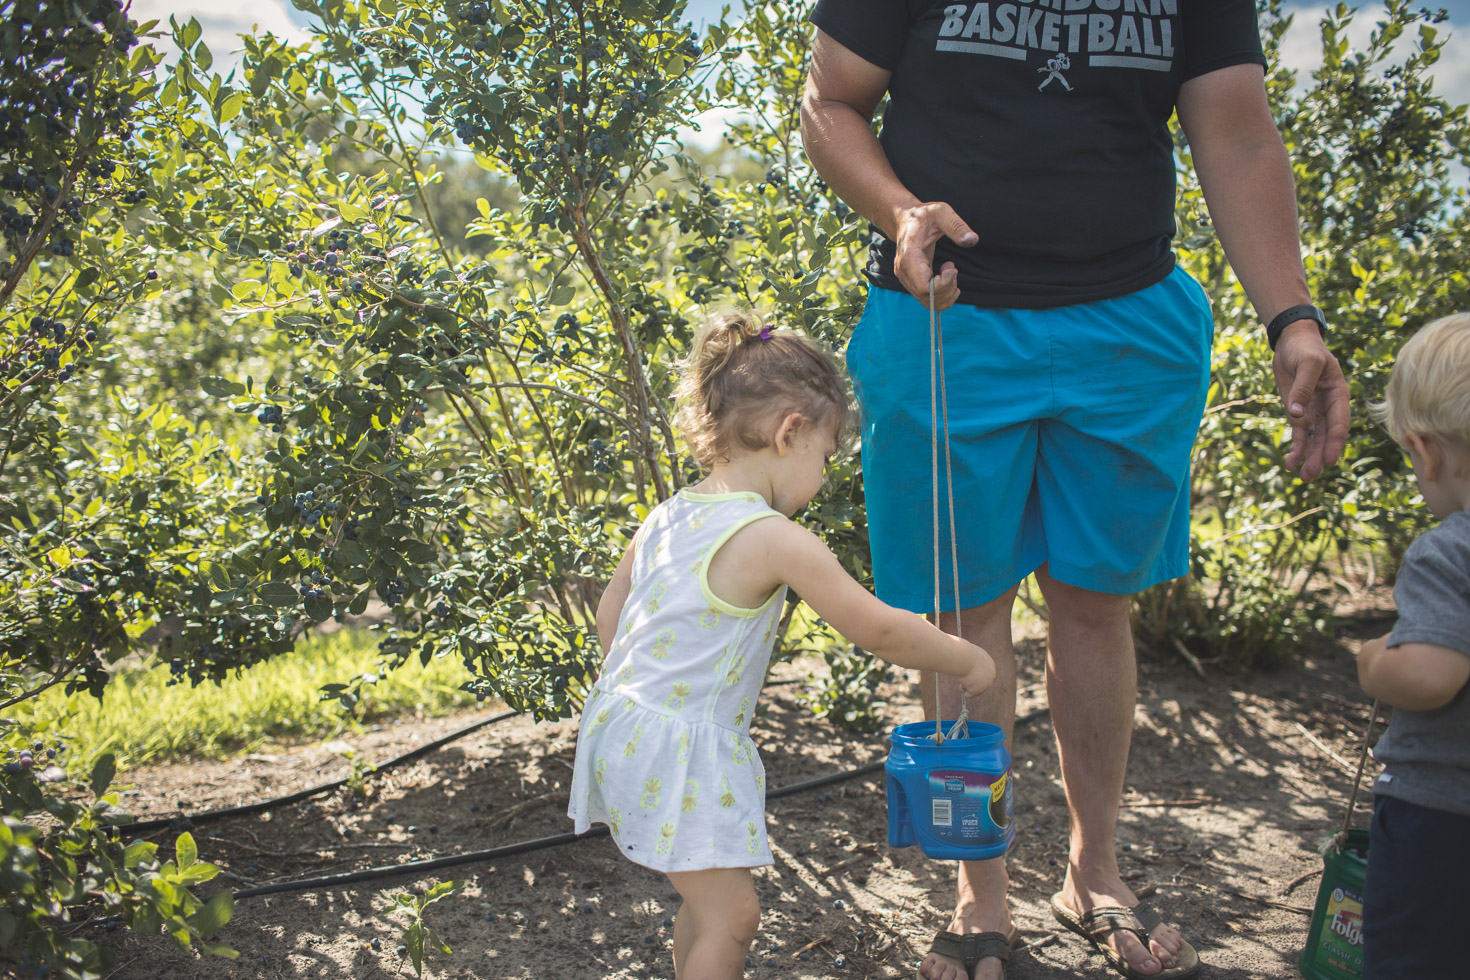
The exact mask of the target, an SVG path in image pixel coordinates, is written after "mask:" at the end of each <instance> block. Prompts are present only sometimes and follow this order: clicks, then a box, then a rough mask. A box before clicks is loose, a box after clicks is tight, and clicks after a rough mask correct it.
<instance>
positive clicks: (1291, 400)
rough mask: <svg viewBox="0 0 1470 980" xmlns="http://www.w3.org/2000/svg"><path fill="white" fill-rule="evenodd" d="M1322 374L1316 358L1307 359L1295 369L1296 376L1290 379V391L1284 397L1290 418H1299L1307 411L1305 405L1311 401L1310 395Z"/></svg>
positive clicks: (1320, 364) (1320, 365) (1320, 363)
mask: <svg viewBox="0 0 1470 980" xmlns="http://www.w3.org/2000/svg"><path fill="white" fill-rule="evenodd" d="M1321 376H1322V362H1321V361H1319V360H1317V359H1316V358H1311V359H1309V360H1308V361H1307V362H1306V363H1305V364H1303V365H1302V366H1301V367H1300V368H1299V369H1298V371H1297V374H1296V377H1294V378H1292V381H1291V393H1290V394H1289V395H1288V396H1287V399H1286V412H1287V414H1288V415H1290V416H1291V417H1292V418H1294V419H1295V418H1301V417H1302V416H1303V415H1305V414H1306V412H1307V406H1308V405H1310V404H1311V403H1312V395H1313V393H1314V392H1316V390H1317V379H1318V378H1320V377H1321Z"/></svg>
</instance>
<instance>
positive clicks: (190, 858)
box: [174, 830, 199, 871]
mask: <svg viewBox="0 0 1470 980" xmlns="http://www.w3.org/2000/svg"><path fill="white" fill-rule="evenodd" d="M174 860H175V861H176V862H177V863H178V866H179V870H180V871H182V870H184V869H185V868H187V867H189V866H190V865H191V864H193V863H194V862H195V861H198V860H199V849H198V848H197V847H195V846H194V835H193V834H191V833H189V832H188V831H187V830H186V831H184V832H183V833H182V834H180V835H179V839H178V840H176V841H174Z"/></svg>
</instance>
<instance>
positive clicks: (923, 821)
mask: <svg viewBox="0 0 1470 980" xmlns="http://www.w3.org/2000/svg"><path fill="white" fill-rule="evenodd" d="M940 724H941V725H943V726H944V729H945V731H948V730H949V727H950V725H952V724H953V722H952V721H944V722H941V723H940ZM969 726H970V732H969V736H968V737H966V738H947V739H945V740H944V744H943V745H941V746H936V745H935V744H934V737H933V736H934V722H932V721H916V722H913V723H912V724H908V725H899V726H898V727H897V728H895V729H894V730H893V732H892V733H891V734H889V736H888V741H889V742H890V743H891V744H890V746H889V749H888V761H887V762H886V763H884V766H883V769H884V772H886V773H887V774H888V843H889V844H890V845H891V846H893V847H908V846H909V845H910V844H918V845H919V847H920V848H922V849H923V851H924V853H925V854H926V855H928V856H929V857H931V858H941V859H943V860H959V861H985V860H988V859H990V858H997V857H1000V856H1001V855H1002V854H1004V853H1005V852H1006V850H1007V849H1008V848H1009V847H1010V846H1011V839H1012V838H1014V837H1015V835H1016V828H1015V827H1014V826H1013V825H1012V823H1011V813H1012V809H1013V804H1012V798H1011V794H1012V782H1011V753H1010V750H1009V749H1007V748H1006V744H1005V743H1006V736H1005V732H1003V731H1002V730H1001V729H1000V728H999V727H998V726H996V725H987V724H984V723H983V722H973V721H972V722H970V723H969Z"/></svg>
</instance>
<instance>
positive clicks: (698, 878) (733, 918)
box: [669, 868, 761, 980]
mask: <svg viewBox="0 0 1470 980" xmlns="http://www.w3.org/2000/svg"><path fill="white" fill-rule="evenodd" d="M669 881H671V882H673V885H674V888H676V889H677V890H678V892H679V897H680V898H682V899H683V900H684V904H683V905H681V906H680V907H679V914H678V916H676V917H675V919H674V976H675V978H676V980H740V978H741V977H743V976H745V956H746V954H747V953H749V952H750V944H751V943H752V942H754V941H755V933H756V930H757V929H758V928H760V922H761V907H760V900H759V899H757V898H756V895H755V882H754V881H753V880H752V879H751V876H750V869H748V868H714V869H711V870H709V871H675V872H670V874H669Z"/></svg>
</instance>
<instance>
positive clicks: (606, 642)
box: [597, 538, 638, 656]
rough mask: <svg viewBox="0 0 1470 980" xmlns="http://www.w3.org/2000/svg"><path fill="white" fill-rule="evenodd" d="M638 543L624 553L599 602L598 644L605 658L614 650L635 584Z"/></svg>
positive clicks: (630, 545)
mask: <svg viewBox="0 0 1470 980" xmlns="http://www.w3.org/2000/svg"><path fill="white" fill-rule="evenodd" d="M637 543H638V539H637V538H634V539H633V543H632V544H629V545H628V550H627V551H624V552H623V557H622V558H621V559H619V561H618V567H617V568H616V569H615V570H614V571H613V575H612V578H611V579H609V580H608V583H607V588H605V589H603V590H602V598H600V599H598V600H597V642H598V643H600V644H602V653H603V656H606V655H607V651H608V650H609V649H611V648H612V641H613V637H615V636H617V634H618V619H619V617H621V616H622V614H623V603H625V602H627V601H628V590H629V589H630V588H631V587H632V584H633V549H634V547H635V546H636V545H637Z"/></svg>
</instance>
